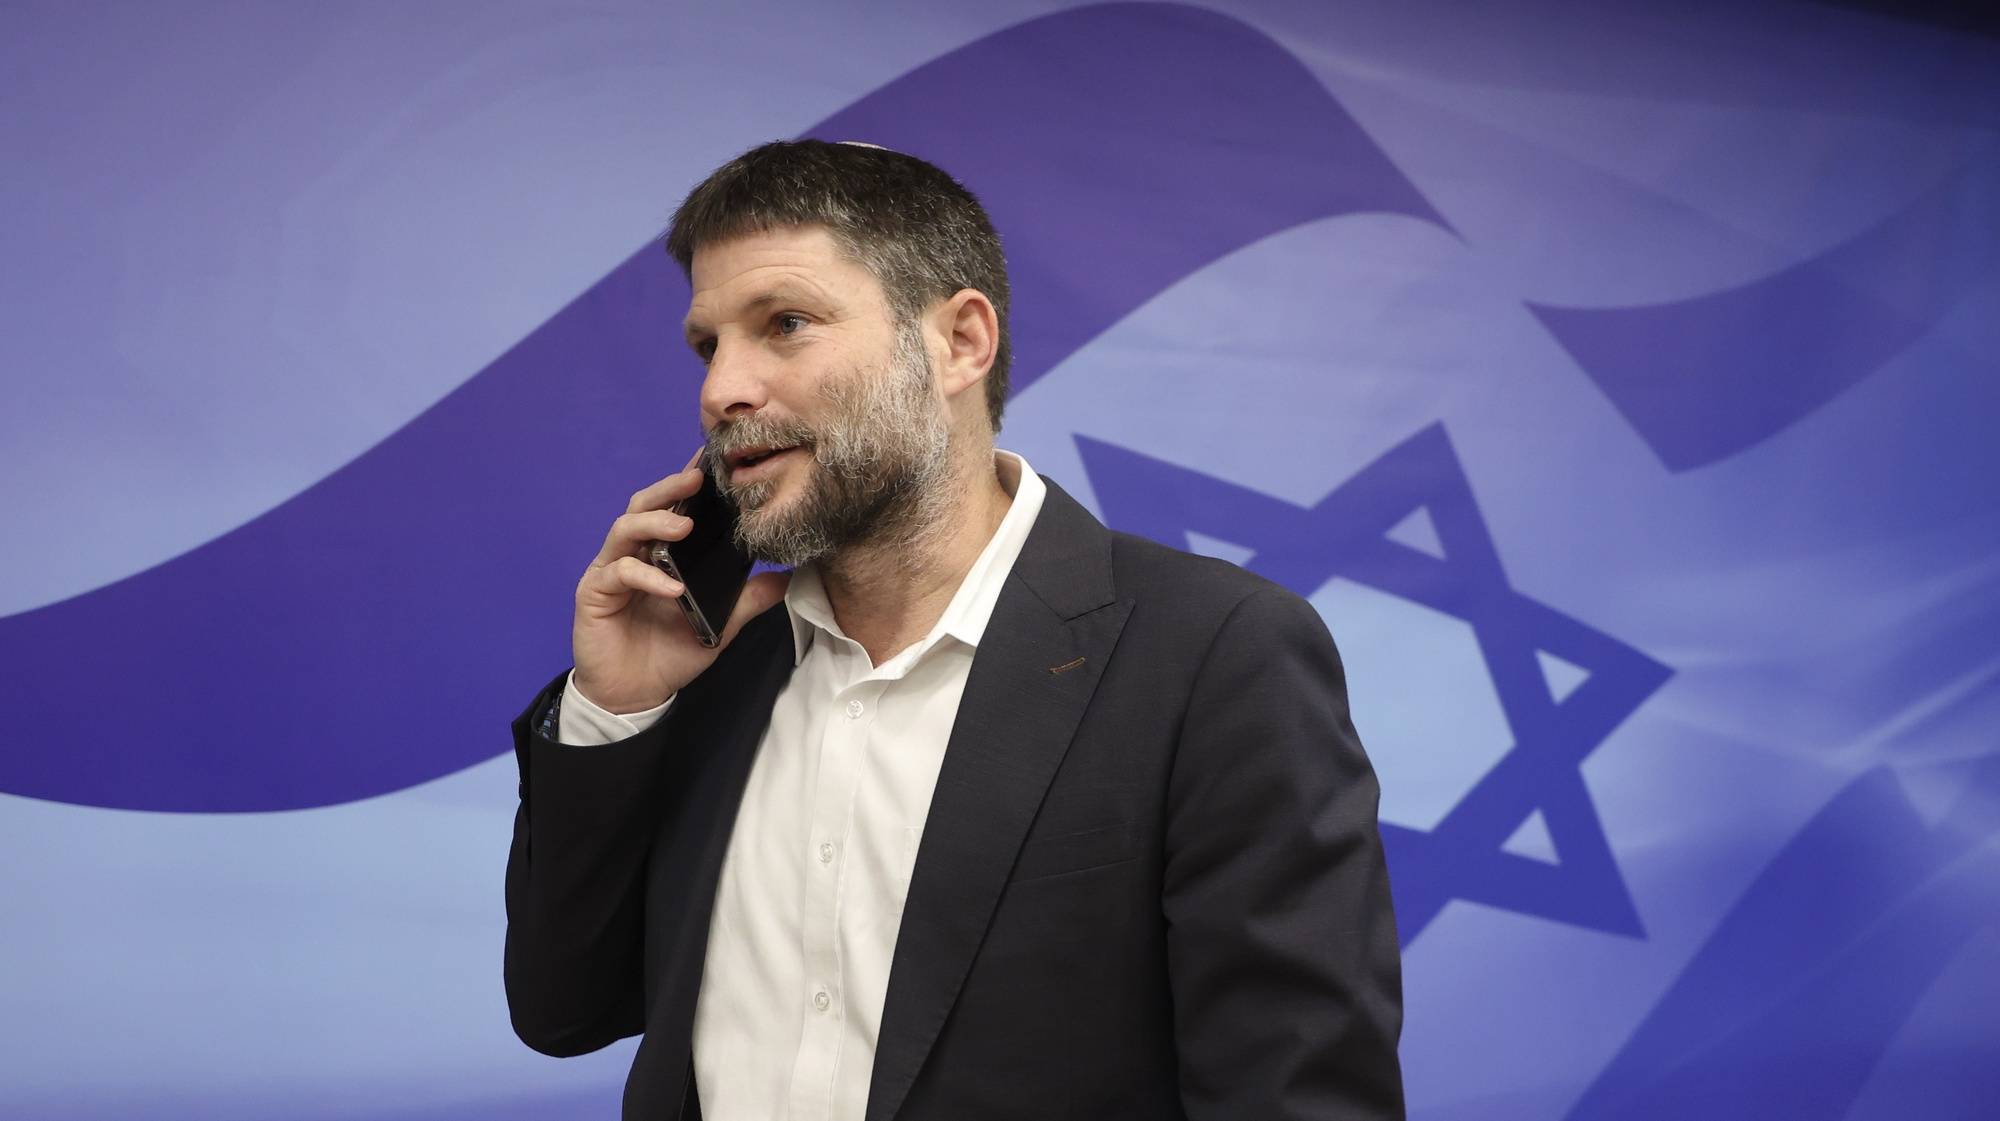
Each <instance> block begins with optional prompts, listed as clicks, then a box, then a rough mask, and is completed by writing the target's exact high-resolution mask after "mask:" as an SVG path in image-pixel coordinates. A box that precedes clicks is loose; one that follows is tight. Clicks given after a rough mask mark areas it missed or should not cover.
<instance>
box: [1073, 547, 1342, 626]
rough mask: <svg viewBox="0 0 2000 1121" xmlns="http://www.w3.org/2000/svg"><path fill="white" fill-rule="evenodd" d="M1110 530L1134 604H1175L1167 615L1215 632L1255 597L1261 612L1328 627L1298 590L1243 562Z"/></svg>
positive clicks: (1121, 583)
mask: <svg viewBox="0 0 2000 1121" xmlns="http://www.w3.org/2000/svg"><path fill="white" fill-rule="evenodd" d="M1109 532H1110V535H1111V568H1112V579H1113V582H1114V584H1115V586H1116V588H1117V594H1118V597H1119V598H1120V599H1131V600H1133V601H1134V602H1135V606H1144V605H1147V604H1149V603H1156V602H1157V603H1160V604H1163V605H1171V607H1172V610H1170V611H1168V612H1166V614H1167V615H1169V616H1170V617H1172V618H1174V619H1175V620H1177V621H1178V622H1179V624H1180V625H1181V626H1185V627H1192V628H1196V629H1201V630H1206V631H1208V632H1210V633H1213V632H1214V630H1216V629H1217V628H1219V627H1221V626H1222V625H1223V624H1224V623H1225V622H1227V621H1228V620H1229V619H1230V618H1231V617H1232V616H1234V615H1236V614H1238V613H1239V612H1240V611H1243V610H1244V609H1245V608H1246V606H1248V605H1250V604H1251V603H1252V601H1254V603H1255V610H1256V611H1257V613H1258V614H1259V615H1262V616H1275V617H1277V618H1285V617H1291V618H1293V619H1296V620H1298V621H1299V622H1301V623H1304V624H1306V625H1309V626H1313V627H1317V628H1319V629H1321V630H1324V628H1325V624H1324V623H1321V622H1320V620H1319V612H1318V610H1317V609H1315V608H1314V607H1313V606H1312V605H1311V604H1310V603H1307V602H1306V601H1305V599H1304V598H1303V597H1301V596H1300V595H1298V593H1296V592H1293V591H1292V590H1291V589H1289V588H1287V587H1285V586H1284V585H1282V584H1279V583H1276V582H1275V581H1272V580H1269V579H1266V578H1265V577H1262V576H1259V575H1257V574H1256V573H1254V572H1251V571H1249V570H1248V569H1245V568H1243V567H1242V566H1240V565H1237V564H1232V563H1231V562H1229V561H1226V560H1220V559H1218V558H1215V557H1207V556H1202V555H1200V554H1198V553H1190V552H1187V551H1185V550H1181V549H1175V548H1172V547H1170V546H1167V545H1162V544H1160V543H1159V542H1157V541H1154V540H1152V539H1150V538H1146V537H1140V536H1137V535H1135V534H1130V533H1122V532H1118V531H1116V530H1112V531H1109Z"/></svg>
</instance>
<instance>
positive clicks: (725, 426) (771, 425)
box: [702, 414, 820, 485]
mask: <svg viewBox="0 0 2000 1121" xmlns="http://www.w3.org/2000/svg"><path fill="white" fill-rule="evenodd" d="M819 442H820V441H819V432H818V430H816V429H815V428H813V426H812V425H809V424H806V423H805V422H803V421H800V420H794V419H790V418H781V417H769V416H763V415H761V414H752V415H750V416H747V417H744V418H743V419H741V420H732V421H726V422H724V423H722V424H719V425H717V426H716V427H714V428H712V429H708V430H706V431H704V432H703V433H702V466H703V468H704V469H706V470H707V471H708V472H709V474H710V475H711V476H712V477H713V478H714V479H715V480H716V482H717V483H718V484H722V485H726V484H727V483H728V482H729V457H730V456H732V455H735V454H736V453H737V452H740V451H743V450H745V449H747V448H773V447H808V448H810V447H817V446H818V444H819Z"/></svg>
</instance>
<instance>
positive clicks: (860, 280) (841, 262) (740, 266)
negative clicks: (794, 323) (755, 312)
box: [688, 227, 880, 326]
mask: <svg viewBox="0 0 2000 1121" xmlns="http://www.w3.org/2000/svg"><path fill="white" fill-rule="evenodd" d="M692 266H693V267H692V268H691V269H690V270H689V272H690V274H691V277H692V282H693V286H694V292H693V298H692V299H691V301H690V302H689V305H688V322H689V324H690V326H693V325H695V324H696V323H697V321H699V320H702V319H705V318H708V317H711V316H728V315H732V314H735V313H737V312H739V311H741V310H744V309H746V308H754V307H756V306H758V305H761V304H766V303H770V302H772V301H773V300H774V299H781V298H784V297H786V296H791V297H795V298H802V299H815V300H819V301H821V302H837V303H842V304H845V303H850V302H854V301H857V300H865V299H867V298H868V297H869V296H870V295H874V294H876V293H878V292H879V287H880V286H879V285H878V284H877V283H876V282H875V278H874V275H873V274H871V273H870V272H869V271H868V270H867V269H866V268H864V267H862V266H861V265H860V264H859V263H858V262H856V261H854V260H853V259H852V258H850V257H849V256H848V255H847V254H846V253H845V252H843V251H842V249H841V248H840V246H839V244H838V243H837V242H836V241H835V240H834V239H833V237H832V235H831V234H829V233H827V231H826V230H825V229H824V228H821V227H801V228H795V229H786V230H771V231H759V232H755V233H749V234H743V235H740V236H738V237H733V238H729V239H727V240H724V241H719V242H716V243H714V244H712V245H704V246H702V247H701V248H699V249H697V250H695V254H694V260H693V262H692Z"/></svg>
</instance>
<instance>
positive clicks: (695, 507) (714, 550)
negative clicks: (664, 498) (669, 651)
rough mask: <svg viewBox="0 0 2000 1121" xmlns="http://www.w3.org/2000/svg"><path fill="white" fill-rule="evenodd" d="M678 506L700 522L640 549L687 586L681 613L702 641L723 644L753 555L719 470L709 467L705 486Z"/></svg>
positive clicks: (703, 475)
mask: <svg viewBox="0 0 2000 1121" xmlns="http://www.w3.org/2000/svg"><path fill="white" fill-rule="evenodd" d="M673 511H674V513H676V514H679V515H681V516H682V517H685V518H688V519H690V520H692V521H693V522H694V527H693V528H692V529H690V530H689V531H688V535H687V536H686V537H684V538H682V539H680V540H679V541H649V542H647V543H646V547H645V549H644V550H643V551H642V552H641V553H640V555H641V556H643V557H644V558H645V559H646V560H648V561H650V562H652V564H653V567H655V568H658V569H659V570H660V571H662V572H664V573H666V574H667V575H669V576H671V577H673V578H674V579H675V580H677V581H679V582H680V585H681V587H682V588H683V589H685V590H684V591H682V592H681V594H680V599H679V601H678V602H679V603H680V605H681V613H682V614H684V615H686V616H687V621H688V625H689V626H691V627H693V628H694V634H695V637H696V638H698V639H700V640H701V644H702V645H703V646H708V647H715V646H720V645H721V644H722V628H723V627H725V626H727V625H728V624H729V613H730V612H731V611H734V610H735V609H736V597H737V596H739V595H741V594H742V593H743V582H744V581H745V580H748V579H749V578H750V564H751V560H750V557H749V555H748V554H746V553H744V552H743V550H741V549H739V548H737V547H736V505H735V504H734V503H732V502H730V501H729V499H727V498H725V497H724V496H723V494H722V490H721V488H720V487H717V486H716V485H715V473H714V472H713V471H709V470H707V469H706V468H704V469H703V471H702V473H701V490H700V491H698V492H696V493H695V494H694V496H693V497H691V498H684V499H682V500H680V501H679V502H676V503H674V506H673Z"/></svg>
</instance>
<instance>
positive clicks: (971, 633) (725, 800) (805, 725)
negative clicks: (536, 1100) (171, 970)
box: [505, 141, 1403, 1121]
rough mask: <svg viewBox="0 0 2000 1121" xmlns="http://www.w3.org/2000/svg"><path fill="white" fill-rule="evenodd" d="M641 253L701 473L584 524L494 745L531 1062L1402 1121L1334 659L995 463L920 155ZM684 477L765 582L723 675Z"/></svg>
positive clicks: (960, 194)
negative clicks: (687, 588)
mask: <svg viewBox="0 0 2000 1121" xmlns="http://www.w3.org/2000/svg"><path fill="white" fill-rule="evenodd" d="M667 246H668V250H669V251H670V252H671V253H672V254H673V256H674V257H675V259H676V260H677V261H678V262H679V263H680V265H681V266H682V268H683V269H685V270H687V271H688V274H689V279H690V281H691V283H692V285H693V291H694V295H693V300H692V302H691V304H690V306H689V308H688V313H687V321H686V328H687V337H688V341H689V343H690V345H691V346H692V347H693V348H694V351H695V353H696V354H697V355H699V356H700V358H701V360H702V361H703V362H704V363H705V364H706V366H707V370H708V373H707V377H706V380H705V381H704V382H703V383H702V389H701V414H702V424H703V427H704V429H705V432H706V445H705V448H704V451H703V453H702V454H701V455H700V456H698V457H697V459H698V462H696V463H693V464H690V465H689V467H688V468H687V469H686V470H683V471H681V472H679V473H677V474H674V475H670V476H668V477H667V478H665V479H662V480H660V481H659V482H657V483H654V484H653V485H651V486H649V487H646V488H645V489H643V490H641V491H639V492H638V493H637V494H635V495H633V496H632V500H631V503H630V505H629V506H628V508H627V510H626V513H625V514H624V515H623V516H621V517H619V518H618V519H617V520H616V521H614V522H613V523H612V525H611V529H610V532H609V533H608V534H607V536H606V538H605V541H604V546H603V549H602V551H600V552H599V554H598V556H597V558H596V559H595V560H594V561H593V562H592V564H591V565H590V567H589V570H588V571H587V572H585V574H584V576H583V578H582V580H581V581H580V582H579V584H578V586H577V592H576V615H575V626H574V630H573V634H572V639H573V644H574V653H575V662H576V664H575V668H574V669H573V671H571V672H568V673H565V674H564V675H563V676H561V677H558V678H557V679H556V680H555V681H554V682H553V683H551V685H550V686H549V688H548V689H546V690H544V692H543V694H542V695H541V696H540V697H537V698H536V700H535V702H534V703H533V704H531V705H530V706H529V708H528V710H527V711H526V712H525V713H523V715H522V716H521V718H520V719H518V720H517V721H516V722H515V724H514V743H515V750H516V753H517V757H518V759H519V761H520V766H521V807H520V811H519V813H518V815H517V816H516V819H515V833H514V843H513V849H512V852H511V855H510V857H509V861H508V867H507V911H508V931H507V949H506V970H505V972H506V984H507V996H508V1002H509V1006H510V1008H511V1010H512V1015H513V1022H514V1027H515V1030H516V1032H517V1033H518V1034H519V1035H520V1037H521V1038H522V1039H523V1040H524V1041H525V1042H526V1043H527V1044H528V1045H529V1046H531V1047H533V1048H535V1049H536V1050H538V1051H542V1052H544V1053H547V1054H550V1055H575V1054H581V1053H583V1052H587V1051H592V1050H596V1049H597V1048H600V1047H603V1046H605V1045H607V1044H609V1043H611V1042H612V1041H614V1040H617V1039H620V1038H623V1037H626V1036H630V1035H635V1034H640V1033H643V1034H644V1038H643V1040H642V1042H641V1043H640V1045H639V1048H638V1051H637V1054H636V1055H635V1056H634V1059H633V1063H632V1070H631V1074H630V1076H629V1078H628V1080H627V1082H626V1088H625V1103H624V1116H625V1117H626V1118H627V1119H628V1121H634V1119H638V1118H688V1119H692V1118H698V1117H706V1118H708V1119H709V1121H773V1119H775V1118H783V1117H790V1118H794V1119H807V1118H813V1119H819V1118H825V1119H834V1121H864V1119H866V1121H890V1119H892V1118H896V1119H909V1121H918V1119H931V1118H935V1119H939V1121H967V1119H972V1118H1018V1119H1033V1121H1044V1119H1053V1118H1079V1119H1081V1118H1089V1119H1092V1121H1099V1119H1105V1118H1148V1119H1152V1118H1224V1117H1228V1118H1259V1119H1279V1118H1370V1119H1379V1118H1393V1117H1401V1116H1402V1114H1403V1106H1402V1087H1401V1077H1400V1073H1399V1069H1398V1065H1397V1058H1396V1039H1397V1034H1398V1032H1399V1029H1400V1024H1401V995H1400V974H1399V964H1398V954H1397V942H1396V935H1395V928H1394V922H1393V919H1392V917H1391V914H1390V902H1389V890H1388V883H1387V879H1386V874H1385V871H1384V867H1383V860H1382V850H1381V842H1380V839H1379V836H1378V833H1377V827H1376V819H1375V811H1376V801H1377V788H1376V784H1375V779H1374V776H1373V774H1372V772H1371V771H1370V769H1369V766H1368V762H1367V759H1366V757H1365V756H1364V755H1363V753H1362V749H1361V746H1360V743H1359V741H1358V740H1357V738H1356V736H1355V732H1354V728H1353V725H1352V723H1351V721H1350V720H1349V717H1348V710H1347V702H1346V694H1345V686H1344V682H1343V677H1342V673H1341V666H1340V660H1339V657H1338V655H1337V654H1336V653H1335V650H1334V646H1333V643H1332V640H1331V639H1330V638H1329V636H1328V634H1327V632H1326V628H1325V626H1324V625H1323V624H1322V623H1321V622H1320V620H1319V617H1318V615H1317V614H1316V613H1315V612H1314V611H1313V609H1312V608H1311V607H1310V606H1309V605H1307V604H1306V603H1305V602H1304V601H1303V600H1301V599H1299V598H1298V597H1297V596H1295V595H1293V594H1291V593H1290V592H1287V591H1285V590H1284V589H1282V588H1279V587H1277V586H1275V585H1273V584H1271V583H1269V582H1267V581H1264V580H1262V579H1260V578H1258V577H1256V576H1253V575H1251V574H1249V573H1246V572H1244V571H1243V570H1241V569H1239V568H1237V567H1235V566H1232V565H1229V564H1225V563H1223V562H1220V561H1215V560H1210V559H1207V558H1203V557H1195V556H1191V555H1188V554H1185V553H1180V552H1176V551H1174V550H1171V549H1167V548H1164V547H1162V546H1160V545H1157V544H1154V543H1152V542H1149V541H1145V540H1142V539H1139V538H1135V537H1130V536H1126V535H1123V534H1117V533H1112V532H1110V531H1108V530H1106V529H1105V528H1104V527H1103V526H1102V525H1100V524H1098V522H1097V521H1096V519H1094V518H1093V517H1092V516H1091V515H1090V514H1089V513H1088V512H1087V511H1086V510H1084V509H1083V507H1081V506H1080V505H1078V504H1077V503H1076V502H1075V501H1074V500H1073V499H1071V498H1070V497H1069V496H1068V495H1066V494H1064V493H1063V491H1062V490H1061V489H1060V488H1059V487H1057V486H1056V484H1055V483H1054V482H1052V481H1049V480H1046V479H1043V478H1040V477H1038V476H1037V475H1036V474H1035V473H1034V471H1033V470H1032V469H1030V468H1029V466H1028V465H1027V464H1026V463H1025V462H1023V461H1022V459H1021V458H1020V457H1019V456H1017V455H1014V454H1011V453H1009V452H1005V451H997V450H995V447H994V437H995V433H996V432H997V431H998V429H999V427H1000V417H1001V410H1002V405H1003V403H1004V401H1005V398H1006V379H1007V365H1008V343H1007V304H1008V287H1007V277H1006V271H1005V265H1004V262H1003V259H1002V257H1001V253H1000V245H999V239H998V237H997V236H996V235H995V233H994V230H993V227H992V224H991V222H990V221H989V220H988V218H987V215H986V213H985V211H984V209H983V208H982V207H981V206H980V205H979V203H978V202H977V201H976V200H975V199H974V198H973V197H972V195H971V194H970V193H968V192H967V191H966V190H965V189H964V188H963V187H962V186H960V185H959V184H958V183H956V182H955V181H953V180H952V179H951V178H950V177H949V176H948V175H946V174H945V173H944V172H942V171H940V170H939V169H937V168H936V167H933V166H932V165H930V164H928V163H925V162H923V161H922V160H918V159H916V158H913V157H911V156H907V155H903V154H900V153H895V152H889V151H886V150H883V149H880V148H876V147H874V146H872V145H858V144H826V143H821V142H817V141H801V142H796V143H774V144H767V145H764V146H762V147H759V148H756V149H753V150H752V151H750V152H748V153H746V154H745V155H743V156H741V157H739V158H738V159H736V160H734V161H732V162H730V163H729V164H727V165H725V166H723V167H722V168H721V169H719V170H717V171H716V172H715V173H714V174H713V175H711V176H710V177H709V178H708V179H707V180H706V181H704V182H703V183H702V184H701V185H700V186H698V187H696V188H695V190H694V191H693V193H692V194H690V195H689V196H688V198H687V200H686V201H685V202H684V203H683V204H682V206H681V207H680V209H679V211H678V212H677V213H676V215H675V217H674V222H673V228H672V230H671V232H670V234H669V236H668V239H667ZM703 471H710V472H713V473H714V474H715V477H716V480H717V482H718V483H719V484H720V486H721V488H722V490H723V493H724V494H725V495H726V496H727V497H728V498H729V499H730V500H731V501H732V502H733V503H734V504H735V505H736V506H737V508H738V510H739V511H740V515H741V517H740V521H739V524H738V528H737V533H738V539H739V542H740V543H741V544H742V545H743V546H744V547H745V548H746V549H747V550H748V551H749V552H751V553H752V554H753V555H755V556H758V557H760V558H762V559H764V560H767V561H770V562H773V563H775V564H778V565H782V566H789V567H790V568H791V571H790V572H789V573H788V574H787V573H776V572H770V573H764V574H760V575H758V576H755V577H753V578H752V579H751V580H750V582H749V583H748V585H746V587H745V589H744V592H743V594H742V596H741V598H740V599H739V600H738V602H737V605H736V608H735V611H734V612H733V614H732V615H731V616H730V618H729V620H728V623H727V625H726V626H725V627H724V628H723V630H722V645H721V646H720V647H718V648H716V649H710V648H707V647H704V646H702V645H701V644H700V642H699V641H697V639H696V637H695V635H694V632H693V631H692V629H691V628H690V627H689V626H688V624H687V623H686V622H685V620H683V619H682V618H681V616H680V612H679V611H678V609H677V607H676V606H675V603H674V600H675V597H676V596H678V595H679V594H680V592H681V590H682V589H681V586H680V585H679V584H678V583H676V582H675V581H674V580H672V579H670V578H669V577H668V576H667V575H666V574H665V573H663V572H661V571H660V570H658V569H656V568H654V567H652V566H651V565H649V564H647V563H645V562H644V561H642V560H641V559H640V554H641V552H642V551H643V550H644V549H645V548H646V547H647V545H648V544H649V543H650V542H652V541H655V540H665V541H669V542H671V541H677V540H680V539H682V538H683V537H685V536H686V535H687V533H688V531H689V528H690V523H689V521H688V519H686V518H684V517H682V516H680V515H679V514H677V513H674V512H672V511H671V510H670V509H669V507H671V506H672V505H673V504H674V503H676V502H677V501H679V500H681V499H683V498H686V497H688V496H690V495H693V494H694V493H695V492H696V491H697V489H698V488H699V487H700V484H701V481H702V472H703ZM780 603H782V609H775V610H774V608H777V607H778V605H779V604H780Z"/></svg>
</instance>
